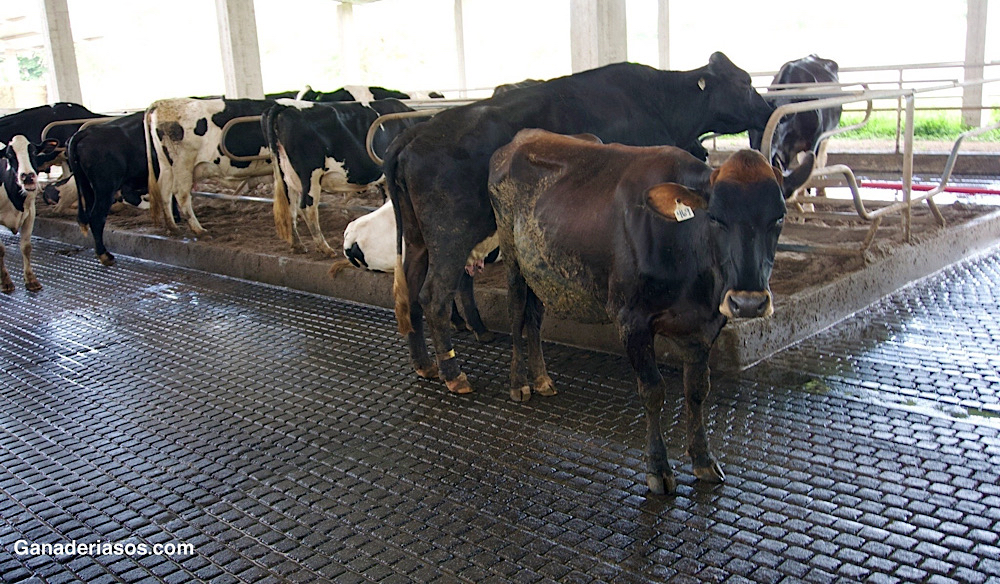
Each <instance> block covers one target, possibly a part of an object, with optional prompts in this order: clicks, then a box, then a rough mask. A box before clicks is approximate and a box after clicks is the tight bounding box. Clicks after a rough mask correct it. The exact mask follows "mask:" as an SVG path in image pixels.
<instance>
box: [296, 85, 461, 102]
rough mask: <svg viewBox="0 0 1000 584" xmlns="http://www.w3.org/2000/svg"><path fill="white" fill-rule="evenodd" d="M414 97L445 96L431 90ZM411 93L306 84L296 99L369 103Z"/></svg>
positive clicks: (372, 87)
mask: <svg viewBox="0 0 1000 584" xmlns="http://www.w3.org/2000/svg"><path fill="white" fill-rule="evenodd" d="M412 97H414V98H416V99H425V98H435V99H440V98H443V97H444V96H443V95H441V94H440V93H437V92H436V91H435V92H431V93H429V94H427V95H413V96H412ZM410 98H411V95H410V94H408V93H403V92H402V91H398V90H396V89H386V88H384V87H378V86H371V87H365V86H361V85H347V86H344V87H341V88H340V89H337V90H335V91H313V88H312V87H310V86H308V85H306V87H305V89H303V90H302V91H300V92H299V93H298V95H296V96H295V99H298V100H303V101H316V102H331V101H359V102H361V103H364V104H367V103H368V102H371V101H377V100H382V99H410Z"/></svg>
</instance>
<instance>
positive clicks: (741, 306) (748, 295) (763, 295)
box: [719, 290, 774, 318]
mask: <svg viewBox="0 0 1000 584" xmlns="http://www.w3.org/2000/svg"><path fill="white" fill-rule="evenodd" d="M719 310H720V311H721V312H722V314H725V315H726V316H728V317H730V318H758V317H761V316H770V315H771V314H772V313H773V312H774V307H773V305H772V304H771V293H770V292H768V291H766V290H765V291H762V292H759V291H758V292H746V291H742V290H730V291H729V292H727V293H726V297H725V299H724V300H723V301H722V306H720V307H719Z"/></svg>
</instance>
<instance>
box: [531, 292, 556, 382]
mask: <svg viewBox="0 0 1000 584" xmlns="http://www.w3.org/2000/svg"><path fill="white" fill-rule="evenodd" d="M544 316H545V305H543V304H542V301H541V300H540V299H539V298H538V296H537V295H535V291H534V290H532V289H531V288H528V295H527V298H526V303H525V308H524V319H525V323H524V332H525V337H527V341H528V373H529V375H531V386H532V389H534V391H535V393H537V394H538V395H544V396H552V395H555V394H556V393H557V392H556V387H555V384H554V383H552V378H551V377H549V373H548V371H547V370H546V369H545V358H544V357H543V356H542V318H543V317H544Z"/></svg>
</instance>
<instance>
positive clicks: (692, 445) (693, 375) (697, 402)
mask: <svg viewBox="0 0 1000 584" xmlns="http://www.w3.org/2000/svg"><path fill="white" fill-rule="evenodd" d="M709 376H710V372H709V368H708V353H707V352H705V354H704V355H702V358H701V359H698V360H695V361H685V362H684V400H685V403H686V404H687V434H688V455H689V456H690V457H691V466H692V468H693V471H694V476H696V477H698V478H699V479H701V480H703V481H706V482H709V483H721V482H723V481H725V480H726V475H725V473H723V472H722V467H721V466H720V465H719V463H718V462H716V461H715V459H714V458H712V454H711V452H710V449H709V446H708V435H707V434H706V432H705V419H704V414H703V405H704V403H705V400H706V399H707V398H708V392H709V389H710V387H711V381H710V379H709Z"/></svg>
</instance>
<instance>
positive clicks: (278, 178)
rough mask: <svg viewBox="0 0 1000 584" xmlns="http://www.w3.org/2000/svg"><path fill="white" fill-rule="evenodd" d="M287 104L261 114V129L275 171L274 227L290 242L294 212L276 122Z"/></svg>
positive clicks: (272, 170) (272, 169)
mask: <svg viewBox="0 0 1000 584" xmlns="http://www.w3.org/2000/svg"><path fill="white" fill-rule="evenodd" d="M285 107H286V106H282V105H275V106H271V107H270V108H269V109H267V110H266V111H265V112H264V113H263V114H262V115H261V116H260V123H261V130H262V131H263V132H264V139H265V140H267V148H268V150H270V151H271V172H273V173H274V198H273V202H272V203H271V207H272V209H273V210H274V229H275V231H277V233H278V237H280V238H281V239H284V240H285V241H287V242H288V243H289V244H291V243H292V213H291V211H290V210H289V207H290V202H289V200H288V189H287V188H286V187H285V177H284V175H283V174H282V172H281V150H280V148H279V146H280V145H279V144H278V134H277V129H276V128H275V126H274V124H275V121H276V119H277V117H278V114H279V113H280V112H281V110H283V109H285Z"/></svg>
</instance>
